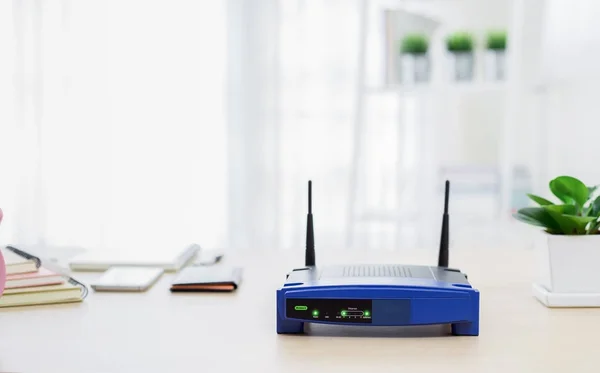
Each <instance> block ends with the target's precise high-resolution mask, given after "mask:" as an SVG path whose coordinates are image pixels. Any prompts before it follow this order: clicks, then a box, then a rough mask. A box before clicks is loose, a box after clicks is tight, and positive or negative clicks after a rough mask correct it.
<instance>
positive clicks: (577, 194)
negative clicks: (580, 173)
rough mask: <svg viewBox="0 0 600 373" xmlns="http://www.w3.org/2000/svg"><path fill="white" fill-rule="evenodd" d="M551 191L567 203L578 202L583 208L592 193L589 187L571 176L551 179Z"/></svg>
mask: <svg viewBox="0 0 600 373" xmlns="http://www.w3.org/2000/svg"><path fill="white" fill-rule="evenodd" d="M550 191H552V193H553V194H554V195H555V196H556V197H557V198H558V199H560V200H561V201H563V202H564V203H567V204H577V205H578V206H579V208H580V209H581V208H582V207H583V205H584V204H585V202H586V201H587V199H588V196H589V194H590V192H589V190H588V187H587V186H585V184H584V183H582V182H581V181H580V180H578V179H576V178H574V177H571V176H559V177H557V178H556V179H554V180H552V181H550Z"/></svg>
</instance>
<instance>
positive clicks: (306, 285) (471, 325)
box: [277, 181, 479, 336]
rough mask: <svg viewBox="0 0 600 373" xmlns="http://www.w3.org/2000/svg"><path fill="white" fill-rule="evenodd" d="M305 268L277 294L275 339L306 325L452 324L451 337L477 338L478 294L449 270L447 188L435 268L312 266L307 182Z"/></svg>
mask: <svg viewBox="0 0 600 373" xmlns="http://www.w3.org/2000/svg"><path fill="white" fill-rule="evenodd" d="M308 190H309V193H308V206H309V207H308V210H309V213H308V219H307V235H306V259H305V260H306V263H305V266H304V267H302V268H297V269H294V270H292V271H291V272H290V273H288V274H287V277H286V281H285V284H284V285H283V286H282V287H281V288H280V289H278V290H277V333H279V334H296V333H302V332H303V331H304V324H305V323H307V322H308V323H320V324H332V325H362V326H410V325H435V324H451V325H452V334H453V335H464V336H467V335H468V336H477V335H479V291H478V290H477V289H474V288H473V287H472V286H471V284H470V283H469V281H468V279H467V276H466V275H465V274H463V273H462V272H461V271H459V270H457V269H452V268H448V242H449V233H448V229H449V228H448V226H449V217H448V199H449V191H450V183H449V182H448V181H446V195H445V205H444V217H443V224H442V235H441V242H440V252H439V258H438V265H437V266H418V265H394V264H383V265H372V264H369V265H348V266H332V267H325V268H319V267H317V266H316V264H315V250H314V234H313V219H312V183H311V182H310V181H309V189H308Z"/></svg>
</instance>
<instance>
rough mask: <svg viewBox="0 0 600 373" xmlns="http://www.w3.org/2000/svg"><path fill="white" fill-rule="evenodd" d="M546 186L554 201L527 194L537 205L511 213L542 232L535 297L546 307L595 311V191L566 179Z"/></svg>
mask: <svg viewBox="0 0 600 373" xmlns="http://www.w3.org/2000/svg"><path fill="white" fill-rule="evenodd" d="M549 187H550V191H551V192H552V194H553V195H554V196H555V197H556V199H557V200H558V201H556V202H553V201H549V200H547V199H545V198H542V197H539V196H536V195H533V194H528V196H529V198H531V200H532V201H533V202H535V204H536V205H537V206H533V207H525V208H522V209H519V210H518V211H517V212H516V213H515V214H514V217H515V218H516V219H518V220H519V221H521V222H524V223H526V224H529V225H532V226H535V227H538V228H541V234H540V236H539V237H538V240H537V241H536V245H535V246H536V252H537V254H538V256H537V265H538V270H539V271H538V277H537V280H536V283H534V285H533V291H534V295H535V296H536V297H537V298H538V299H539V300H540V301H541V302H542V303H543V304H545V305H546V306H549V307H560V306H563V307H578V306H586V307H589V306H600V269H599V263H600V193H598V192H600V189H599V188H598V187H597V186H587V185H586V184H584V183H583V182H581V181H580V180H578V179H576V178H574V177H571V176H560V177H557V178H555V179H553V180H552V181H550V184H549Z"/></svg>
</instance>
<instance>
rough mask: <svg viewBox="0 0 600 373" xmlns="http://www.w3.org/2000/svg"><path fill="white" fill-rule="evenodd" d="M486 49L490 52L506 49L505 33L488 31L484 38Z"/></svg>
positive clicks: (502, 31)
mask: <svg viewBox="0 0 600 373" xmlns="http://www.w3.org/2000/svg"><path fill="white" fill-rule="evenodd" d="M486 47H487V49H491V50H505V49H506V31H504V30H493V31H489V32H488V34H487V37H486Z"/></svg>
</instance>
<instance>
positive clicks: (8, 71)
mask: <svg viewBox="0 0 600 373" xmlns="http://www.w3.org/2000/svg"><path fill="white" fill-rule="evenodd" d="M1 6H2V7H3V8H4V9H2V11H0V17H2V22H0V25H2V26H0V27H2V32H1V33H0V34H1V36H0V38H1V39H0V40H1V44H0V45H1V48H2V53H3V56H8V58H2V59H1V60H2V62H1V63H2V64H3V65H1V66H2V69H1V71H0V82H2V83H4V82H7V81H9V82H10V81H11V80H13V79H14V81H15V84H14V85H11V84H0V87H1V88H0V97H1V98H3V103H8V105H1V106H0V118H1V120H2V126H1V130H2V131H3V134H5V133H7V132H9V134H8V136H2V141H3V142H4V143H5V144H4V145H5V146H3V148H2V151H3V157H2V173H3V176H4V177H3V180H2V189H0V193H1V194H0V202H1V203H2V205H3V206H6V208H5V209H6V223H7V224H6V225H5V226H3V230H2V238H3V241H6V242H13V243H24V244H42V245H53V246H54V245H56V246H78V247H79V246H81V247H85V248H87V249H91V250H93V249H121V248H124V247H128V248H130V249H136V250H140V251H145V250H160V249H161V248H167V247H179V246H181V245H185V244H187V243H190V242H197V243H199V244H201V245H203V246H208V247H214V246H222V245H224V244H225V243H226V219H227V216H226V206H227V203H226V186H227V171H226V170H227V168H226V160H227V157H226V156H227V151H226V141H227V139H226V127H225V124H226V117H225V102H226V101H225V84H224V83H225V80H226V77H225V74H226V59H227V55H226V40H227V35H226V29H225V26H226V8H225V6H224V5H223V4H221V2H196V1H186V0H177V1H159V0H151V1H135V0H119V1H103V2H97V1H88V0H84V1H73V0H61V1H50V0H39V1H33V0H24V1H14V2H12V3H11V2H2V5H1ZM10 25H12V26H13V27H11V26H10ZM5 29H6V30H5ZM4 31H6V32H4ZM5 64H8V65H7V66H5ZM4 98H6V101H5V100H4ZM12 99H14V100H16V103H15V104H14V105H11V100H12ZM11 107H12V108H11ZM11 131H12V132H11Z"/></svg>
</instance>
